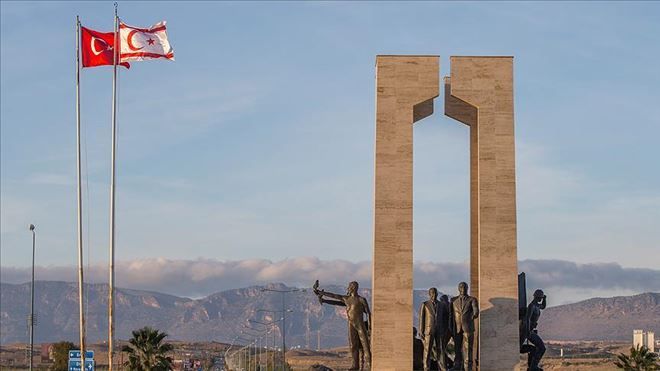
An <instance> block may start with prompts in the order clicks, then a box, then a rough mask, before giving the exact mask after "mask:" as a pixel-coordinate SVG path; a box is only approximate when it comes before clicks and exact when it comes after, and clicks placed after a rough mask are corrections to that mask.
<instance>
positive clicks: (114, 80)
mask: <svg viewBox="0 0 660 371" xmlns="http://www.w3.org/2000/svg"><path fill="white" fill-rule="evenodd" d="M114 32H115V35H114V36H115V42H114V45H113V47H112V48H113V49H112V50H113V53H112V54H113V55H112V149H111V151H112V155H111V156H112V162H111V167H112V169H111V175H110V259H109V265H110V266H109V269H108V270H109V276H110V277H109V284H108V370H109V371H112V366H113V363H112V356H113V354H112V353H113V340H114V332H115V331H114V330H115V321H114V319H115V318H114V312H115V303H114V300H113V299H114V294H115V177H116V174H117V169H116V168H115V160H116V154H117V153H116V150H117V62H118V61H117V59H118V57H119V55H118V54H119V40H118V36H119V17H118V16H117V3H115V22H114Z"/></svg>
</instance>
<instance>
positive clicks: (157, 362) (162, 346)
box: [121, 326, 174, 371]
mask: <svg viewBox="0 0 660 371" xmlns="http://www.w3.org/2000/svg"><path fill="white" fill-rule="evenodd" d="M166 336H167V334H166V333H164V332H160V331H158V330H156V329H153V328H151V327H149V326H145V327H143V328H141V329H139V330H135V331H133V338H132V339H131V340H129V344H128V345H124V346H123V347H122V348H121V351H122V352H126V353H128V361H127V362H126V363H125V366H126V367H128V369H129V370H131V371H151V370H153V371H166V370H171V369H172V358H170V357H167V356H166V355H165V354H166V353H167V352H170V351H172V350H173V349H174V347H173V346H172V344H168V343H163V339H164V338H165V337H166Z"/></svg>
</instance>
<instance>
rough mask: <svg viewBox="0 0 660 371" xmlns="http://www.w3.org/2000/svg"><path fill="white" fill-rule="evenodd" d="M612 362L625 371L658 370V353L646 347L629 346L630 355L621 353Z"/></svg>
mask: <svg viewBox="0 0 660 371" xmlns="http://www.w3.org/2000/svg"><path fill="white" fill-rule="evenodd" d="M616 358H617V359H618V360H617V361H615V362H614V364H615V365H616V366H617V367H618V368H620V369H623V370H625V371H655V370H660V363H658V355H657V354H655V353H653V352H651V351H649V348H647V347H644V346H643V347H637V348H630V355H627V354H624V353H621V354H619V355H618V356H616Z"/></svg>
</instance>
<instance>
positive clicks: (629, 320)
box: [0, 281, 660, 348]
mask: <svg viewBox="0 0 660 371" xmlns="http://www.w3.org/2000/svg"><path fill="white" fill-rule="evenodd" d="M264 287H268V288H274V289H279V290H282V289H288V287H287V286H285V285H282V284H271V285H268V286H253V287H247V288H242V289H234V290H227V291H222V292H218V293H215V294H212V295H209V296H207V297H204V298H201V299H196V300H193V299H189V298H181V297H177V296H172V295H167V294H161V293H157V292H149V291H140V290H130V289H121V288H120V289H117V290H116V299H115V300H116V312H117V321H116V325H115V328H116V332H117V338H119V339H127V338H129V337H130V334H131V331H132V330H134V329H136V328H139V327H142V326H145V325H150V326H153V327H155V328H158V329H161V330H164V331H165V332H167V333H168V334H170V337H171V338H172V339H177V340H187V341H211V340H215V341H223V342H231V341H232V340H233V339H234V338H235V337H236V336H237V335H239V334H240V333H241V331H246V332H248V333H254V332H255V331H254V330H245V328H244V326H248V325H249V326H251V327H253V328H257V329H263V328H264V327H263V326H262V325H259V324H254V323H253V324H250V323H249V322H248V320H257V321H260V322H269V321H271V320H277V319H279V318H281V313H272V312H261V311H259V309H269V310H281V309H282V296H281V294H278V293H273V292H262V291H261V289H262V288H264ZM326 289H328V290H330V291H334V292H337V293H342V292H344V291H345V288H343V287H337V286H334V287H326ZM86 291H87V293H88V300H89V306H88V314H87V317H86V319H87V326H88V328H87V335H88V339H89V341H92V342H100V341H103V340H105V339H107V292H108V287H107V285H105V284H90V285H86ZM360 291H361V294H362V295H364V296H365V297H367V298H369V299H370V297H371V293H370V291H369V290H366V289H363V290H360ZM0 293H1V295H0V342H2V343H3V344H7V343H12V342H26V341H27V339H28V337H27V325H26V318H27V315H28V314H29V310H30V301H29V300H30V285H29V284H27V283H26V284H19V285H15V284H7V283H2V284H0ZM77 298H78V289H77V284H75V283H68V282H51V281H38V282H36V288H35V308H36V313H37V315H38V325H37V327H36V329H35V339H36V342H52V341H58V340H71V341H74V342H76V341H77V337H78V304H77ZM414 298H415V308H418V307H419V305H420V304H421V302H422V301H424V300H426V298H427V294H426V291H425V290H417V291H415V293H414ZM659 299H660V294H657V293H647V294H641V295H635V296H629V297H617V298H608V299H600V298H597V299H590V300H586V301H582V302H579V303H575V304H569V305H562V306H558V307H552V308H548V309H546V310H545V311H544V312H543V315H542V317H541V323H540V326H541V327H540V331H541V333H542V335H543V337H544V338H546V339H557V340H587V339H597V340H629V339H630V338H631V337H632V329H633V328H644V329H651V330H655V331H656V332H658V333H660V323H659V322H660V321H659V319H660V305H659V304H658V303H659V302H660V300H659ZM286 307H287V309H293V312H292V313H289V314H288V315H287V319H286V332H287V346H296V345H300V346H302V347H311V348H315V347H316V345H317V344H316V342H317V331H319V330H320V334H321V347H323V348H327V347H337V346H343V345H345V344H346V333H347V325H346V319H345V318H346V315H345V310H344V308H342V307H333V306H328V305H324V306H323V307H321V305H320V304H319V302H318V300H317V298H316V296H314V294H313V293H311V292H310V291H306V292H305V291H298V292H294V293H291V294H287V295H286ZM414 312H415V313H413V315H414V316H415V323H416V322H417V319H416V315H417V313H416V312H417V311H416V310H415V311H414ZM273 332H274V334H275V341H276V342H277V343H278V344H279V341H280V337H279V336H280V334H279V332H280V328H279V327H273ZM243 337H249V336H246V335H243ZM270 339H271V340H269V341H272V339H273V338H272V337H270Z"/></svg>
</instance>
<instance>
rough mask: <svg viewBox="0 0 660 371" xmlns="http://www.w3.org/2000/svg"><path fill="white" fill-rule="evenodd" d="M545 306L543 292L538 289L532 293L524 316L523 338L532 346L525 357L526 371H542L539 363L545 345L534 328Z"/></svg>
mask: <svg viewBox="0 0 660 371" xmlns="http://www.w3.org/2000/svg"><path fill="white" fill-rule="evenodd" d="M545 305H546V296H545V294H544V293H543V290H540V289H539V290H536V291H534V298H533V299H532V301H531V302H530V303H529V305H528V306H527V313H526V316H525V327H526V328H525V336H526V338H527V340H528V341H529V342H530V343H532V345H534V347H533V348H530V351H529V354H528V357H527V370H528V371H543V369H542V368H540V367H539V363H541V358H543V354H544V353H545V343H544V342H543V339H541V337H540V336H539V334H538V330H537V329H536V326H537V325H538V322H539V317H540V316H541V311H542V310H543V309H545Z"/></svg>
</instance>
